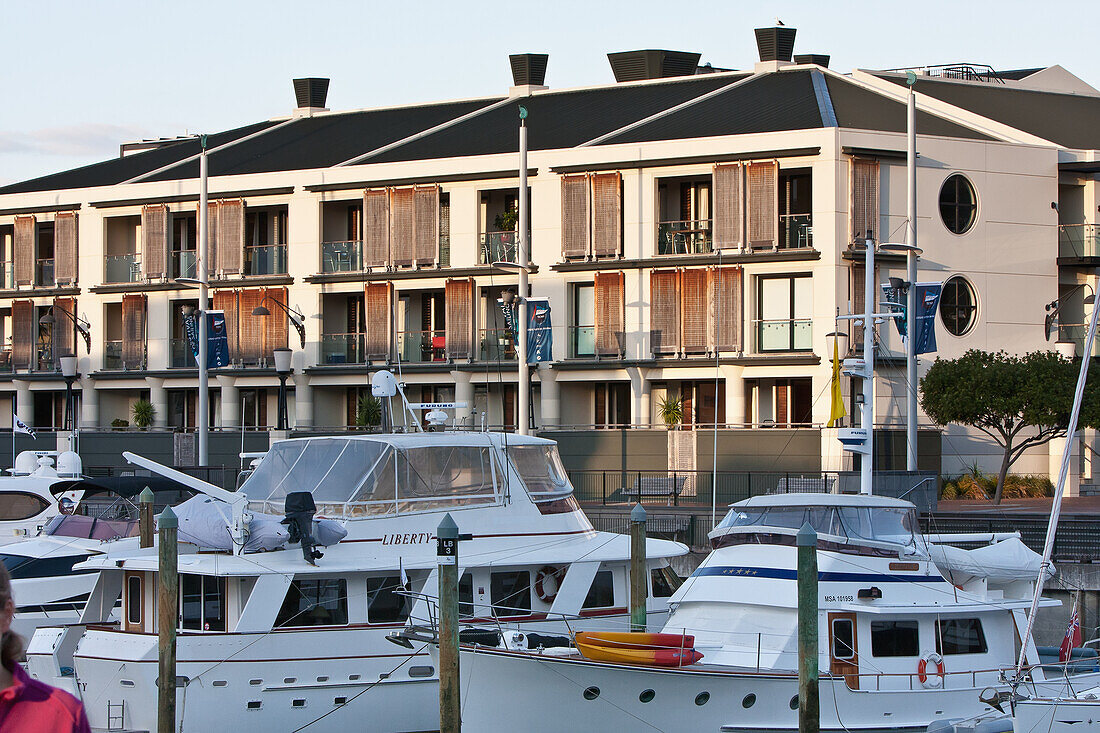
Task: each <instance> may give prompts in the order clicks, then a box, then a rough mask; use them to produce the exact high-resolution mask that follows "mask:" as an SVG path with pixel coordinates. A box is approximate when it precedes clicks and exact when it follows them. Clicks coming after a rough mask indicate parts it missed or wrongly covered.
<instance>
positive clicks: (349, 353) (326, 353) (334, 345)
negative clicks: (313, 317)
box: [321, 333, 366, 365]
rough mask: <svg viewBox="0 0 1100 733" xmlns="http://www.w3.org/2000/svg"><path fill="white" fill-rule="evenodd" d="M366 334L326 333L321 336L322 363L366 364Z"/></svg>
mask: <svg viewBox="0 0 1100 733" xmlns="http://www.w3.org/2000/svg"><path fill="white" fill-rule="evenodd" d="M365 340H366V334H362V333H326V334H323V335H322V336H321V363H322V364H329V365H338V364H364V363H366V358H365V356H364V354H365V345H366V343H365Z"/></svg>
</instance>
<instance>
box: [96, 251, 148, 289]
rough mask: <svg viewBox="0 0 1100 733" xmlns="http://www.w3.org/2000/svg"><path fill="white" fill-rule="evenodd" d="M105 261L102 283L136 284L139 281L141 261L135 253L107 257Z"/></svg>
mask: <svg viewBox="0 0 1100 733" xmlns="http://www.w3.org/2000/svg"><path fill="white" fill-rule="evenodd" d="M105 260H106V268H105V272H104V280H103V282H107V283H136V282H138V281H139V280H141V260H140V258H139V257H138V255H137V253H133V252H132V253H130V254H124V255H109V256H107V257H106V258H105Z"/></svg>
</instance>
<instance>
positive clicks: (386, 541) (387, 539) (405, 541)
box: [382, 532, 435, 545]
mask: <svg viewBox="0 0 1100 733" xmlns="http://www.w3.org/2000/svg"><path fill="white" fill-rule="evenodd" d="M434 538H435V536H434V535H433V534H432V533H431V532H405V533H404V534H387V535H383V536H382V544H383V545H423V544H426V543H428V542H431V541H432V540H433V539H434Z"/></svg>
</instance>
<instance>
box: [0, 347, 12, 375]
mask: <svg viewBox="0 0 1100 733" xmlns="http://www.w3.org/2000/svg"><path fill="white" fill-rule="evenodd" d="M11 370H12V363H11V349H4V350H3V351H0V373H7V372H10V371H11Z"/></svg>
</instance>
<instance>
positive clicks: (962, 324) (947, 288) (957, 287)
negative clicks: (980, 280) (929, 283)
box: [940, 275, 978, 336]
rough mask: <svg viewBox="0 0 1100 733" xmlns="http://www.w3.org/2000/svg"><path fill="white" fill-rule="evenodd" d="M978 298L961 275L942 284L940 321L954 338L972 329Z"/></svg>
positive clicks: (968, 282)
mask: <svg viewBox="0 0 1100 733" xmlns="http://www.w3.org/2000/svg"><path fill="white" fill-rule="evenodd" d="M977 313H978V298H977V296H976V295H975V293H974V288H973V286H972V285H971V284H970V281H969V280H967V279H966V278H965V277H962V276H961V275H956V276H955V277H952V278H950V279H948V281H947V282H945V283H944V284H943V294H942V295H941V296H940V320H942V321H943V325H944V327H945V328H946V329H947V330H948V332H950V333H951V334H952V335H954V336H962V335H964V334H966V333H967V332H969V331H970V329H971V328H973V327H974V322H975V321H976V320H977V318H976V317H977Z"/></svg>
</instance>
